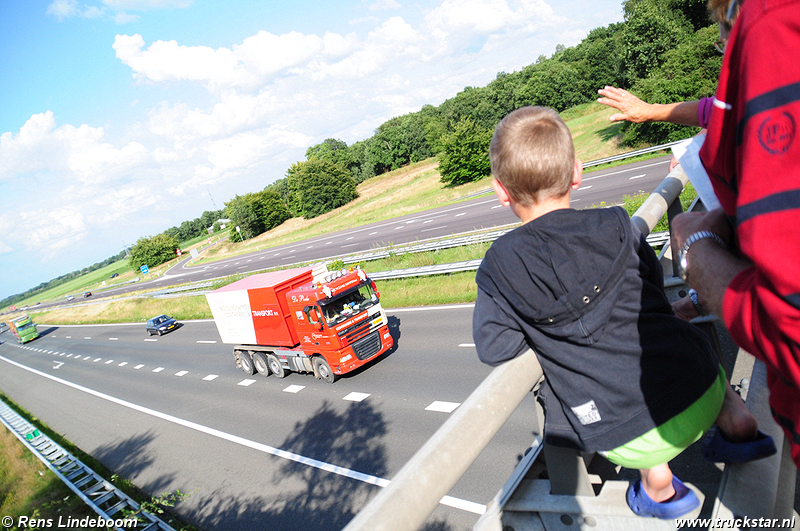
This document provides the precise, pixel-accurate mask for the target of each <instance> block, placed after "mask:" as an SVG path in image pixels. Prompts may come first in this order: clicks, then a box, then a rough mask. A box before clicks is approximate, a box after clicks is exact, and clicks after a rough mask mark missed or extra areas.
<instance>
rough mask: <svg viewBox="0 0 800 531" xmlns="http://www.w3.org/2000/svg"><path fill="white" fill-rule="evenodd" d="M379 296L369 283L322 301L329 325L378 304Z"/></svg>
mask: <svg viewBox="0 0 800 531" xmlns="http://www.w3.org/2000/svg"><path fill="white" fill-rule="evenodd" d="M377 302H378V296H377V295H375V292H374V291H372V287H371V286H370V285H369V284H361V285H360V286H358V287H356V288H353V289H351V290H350V291H346V292H344V293H343V294H341V295H340V296H338V297H336V298H335V299H333V300H331V301H328V302H325V303H320V306H321V307H322V313H323V315H324V316H325V320H326V321H327V322H328V326H333V325H335V324H337V323H340V322H341V321H344V320H345V319H348V318H350V317H352V316H354V315H356V314H357V313H359V312H361V311H362V310H365V309H367V308H369V307H370V306H372V305H373V304H376V303H377Z"/></svg>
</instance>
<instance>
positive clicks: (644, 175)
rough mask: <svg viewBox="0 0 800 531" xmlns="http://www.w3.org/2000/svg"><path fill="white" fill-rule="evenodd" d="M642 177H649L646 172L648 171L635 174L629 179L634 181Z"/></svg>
mask: <svg viewBox="0 0 800 531" xmlns="http://www.w3.org/2000/svg"><path fill="white" fill-rule="evenodd" d="M642 177H647V174H646V173H643V174H641V175H634V176H633V177H631V178H630V179H628V180H629V181H632V180H634V179H641V178H642Z"/></svg>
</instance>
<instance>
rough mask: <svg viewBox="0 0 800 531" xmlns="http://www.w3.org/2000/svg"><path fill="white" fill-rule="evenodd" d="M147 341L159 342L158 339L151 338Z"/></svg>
mask: <svg viewBox="0 0 800 531" xmlns="http://www.w3.org/2000/svg"><path fill="white" fill-rule="evenodd" d="M145 341H158V339H153V338H150V339H145Z"/></svg>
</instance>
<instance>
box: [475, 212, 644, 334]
mask: <svg viewBox="0 0 800 531" xmlns="http://www.w3.org/2000/svg"><path fill="white" fill-rule="evenodd" d="M633 245H634V242H633V231H632V228H631V222H630V219H629V218H628V215H627V213H626V212H625V211H624V210H623V209H621V208H607V209H594V210H581V211H576V210H573V209H562V210H555V211H553V212H549V213H548V214H546V215H544V216H542V217H540V218H537V219H535V220H533V221H530V222H529V223H526V224H525V225H522V226H521V227H519V228H517V229H515V230H514V231H512V232H511V233H509V234H507V235H505V236H503V237H502V238H500V239H498V240H497V241H496V242H495V243H494V244H493V245H492V247H491V248H490V249H489V251H488V252H487V253H486V256H485V258H484V263H483V264H482V266H481V269H480V270H479V272H478V275H477V276H476V281H477V282H478V284H479V285H480V286H481V288H482V289H484V290H485V291H486V292H487V293H488V294H489V295H492V296H495V295H499V294H502V297H504V298H505V299H506V300H507V301H508V302H509V303H510V304H511V306H512V307H513V308H514V310H515V311H516V312H517V313H518V315H519V316H520V317H521V318H522V319H523V320H524V321H526V322H527V323H528V324H529V325H531V326H535V327H536V328H538V329H540V330H542V331H543V332H545V333H547V334H548V335H553V336H556V337H560V338H563V339H566V340H568V341H573V342H577V343H582V344H587V343H588V344H591V343H593V342H594V339H593V338H594V336H595V335H598V334H600V333H602V330H603V328H604V327H605V325H606V324H607V323H608V319H609V317H610V316H611V314H612V311H611V310H612V309H613V307H614V304H615V303H616V301H617V299H618V297H619V293H620V287H621V285H622V281H623V278H624V275H625V274H626V271H628V272H629V271H630V268H629V266H630V264H629V263H627V262H626V261H629V260H631V257H632V256H635V253H633V252H632V249H633ZM500 264H502V265H500Z"/></svg>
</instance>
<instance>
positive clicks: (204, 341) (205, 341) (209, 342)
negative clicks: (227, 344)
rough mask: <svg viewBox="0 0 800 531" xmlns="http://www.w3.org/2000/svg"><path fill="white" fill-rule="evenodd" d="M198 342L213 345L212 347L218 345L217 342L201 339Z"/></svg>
mask: <svg viewBox="0 0 800 531" xmlns="http://www.w3.org/2000/svg"><path fill="white" fill-rule="evenodd" d="M197 342H198V343H208V344H211V345H213V344H214V343H216V341H210V340H203V339H199V340H198V341H197Z"/></svg>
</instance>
